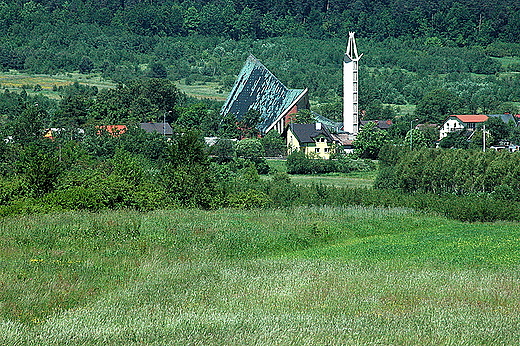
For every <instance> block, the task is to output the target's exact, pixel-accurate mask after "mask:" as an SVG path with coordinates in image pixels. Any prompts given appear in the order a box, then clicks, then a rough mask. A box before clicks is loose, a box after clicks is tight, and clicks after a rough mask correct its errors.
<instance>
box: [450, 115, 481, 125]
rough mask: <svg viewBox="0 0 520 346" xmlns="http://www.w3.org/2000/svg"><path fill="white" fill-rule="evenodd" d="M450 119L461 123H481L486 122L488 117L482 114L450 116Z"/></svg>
mask: <svg viewBox="0 0 520 346" xmlns="http://www.w3.org/2000/svg"><path fill="white" fill-rule="evenodd" d="M450 117H455V118H457V119H459V120H460V121H462V122H463V123H483V122H484V121H486V120H488V116H487V115H484V114H475V115H450Z"/></svg>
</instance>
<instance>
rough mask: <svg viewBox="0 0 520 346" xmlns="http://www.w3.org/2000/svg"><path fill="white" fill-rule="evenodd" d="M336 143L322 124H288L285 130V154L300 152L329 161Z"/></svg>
mask: <svg viewBox="0 0 520 346" xmlns="http://www.w3.org/2000/svg"><path fill="white" fill-rule="evenodd" d="M335 142H336V141H335V140H334V138H333V137H332V135H331V134H330V132H329V130H327V127H326V126H324V125H323V124H322V123H315V124H290V125H289V127H288V129H287V142H286V143H287V153H288V154H291V153H293V152H295V151H302V152H304V153H305V154H309V155H310V154H312V155H316V156H318V157H320V158H323V159H329V158H330V154H331V153H332V150H333V149H334V143H335Z"/></svg>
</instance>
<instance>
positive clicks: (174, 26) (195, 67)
mask: <svg viewBox="0 0 520 346" xmlns="http://www.w3.org/2000/svg"><path fill="white" fill-rule="evenodd" d="M349 31H355V32H356V36H357V37H358V47H359V50H360V53H364V57H363V58H362V64H361V77H360V78H361V82H362V83H361V93H360V106H361V108H362V109H363V110H365V112H364V114H365V116H366V118H391V117H393V116H395V115H396V114H401V115H403V114H404V115H406V114H409V115H410V116H419V118H420V119H421V120H424V121H429V122H439V121H441V120H442V119H443V117H444V115H445V114H446V113H451V112H453V113H455V112H460V113H463V112H468V113H476V112H481V113H502V112H514V113H516V112H518V104H517V103H515V102H519V101H520V81H519V79H518V78H517V75H516V74H515V73H516V72H519V71H520V60H519V59H518V57H519V56H520V4H519V3H518V2H517V1H512V0H499V1H495V2H493V3H490V2H488V1H484V0H479V1H466V0H459V1H452V0H446V1H438V0H435V1H415V0H403V1H397V0H390V1H386V0H385V1H383V0H378V1H334V0H323V1H298V2H295V1H289V0H285V1H272V0H269V1H238V0H229V1H179V0H175V1H173V0H159V1H139V0H100V1H94V0H71V1H62V0H33V1H26V0H15V1H4V2H0V67H1V68H2V69H3V70H4V71H9V70H12V69H14V70H21V71H25V72H29V73H44V74H54V73H60V72H71V71H79V72H81V73H84V74H90V73H98V74H102V75H103V76H104V77H105V78H107V79H110V80H114V81H116V82H125V83H126V82H129V81H132V80H135V79H140V78H143V77H159V78H169V79H171V80H176V81H181V83H185V84H188V85H193V84H204V83H208V82H213V83H219V84H220V87H219V92H220V93H221V94H222V97H225V96H226V92H227V91H228V90H229V89H230V87H231V85H232V83H233V81H234V79H235V76H236V74H237V73H238V71H239V70H240V67H241V66H242V64H243V62H244V60H245V58H246V57H247V56H248V54H251V53H252V54H254V55H255V56H256V57H257V58H258V59H260V60H261V61H262V62H263V63H264V64H265V65H266V66H267V67H268V68H269V69H270V70H271V71H272V72H273V73H274V74H275V75H276V76H277V77H278V78H279V79H280V80H281V81H282V82H283V83H285V84H286V85H287V86H288V87H291V88H303V87H308V88H309V89H310V95H311V98H312V101H313V104H314V105H315V107H316V108H315V110H317V111H318V112H320V113H321V114H323V115H325V116H328V117H330V118H338V117H340V115H341V107H340V102H341V59H342V54H343V53H344V49H345V44H346V37H347V34H348V32H349ZM440 98H442V99H447V100H449V102H448V103H447V104H448V106H447V107H444V108H443V109H439V107H438V104H437V103H438V100H439V99H440ZM388 105H392V106H388ZM395 105H400V106H401V107H400V108H396V106H395ZM415 105H417V111H416V110H415ZM50 111H51V112H54V110H50ZM414 113H416V114H414ZM71 115H72V116H75V115H74V114H71ZM76 122H77V121H76ZM49 125H52V124H49Z"/></svg>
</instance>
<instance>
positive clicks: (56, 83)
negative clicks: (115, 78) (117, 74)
mask: <svg viewBox="0 0 520 346" xmlns="http://www.w3.org/2000/svg"><path fill="white" fill-rule="evenodd" d="M75 82H78V83H80V84H85V85H89V86H96V87H98V88H99V89H105V88H114V87H115V86H116V85H115V83H113V82H111V81H107V80H105V79H103V78H102V77H101V76H100V75H96V74H92V75H86V74H81V73H63V74H56V75H35V74H29V73H23V72H17V71H10V72H0V87H2V88H3V89H7V90H11V91H20V90H21V89H22V88H25V89H26V91H27V93H28V94H32V95H34V94H41V95H44V96H47V97H49V98H51V99H59V98H60V96H59V94H58V93H56V92H54V91H53V88H54V87H60V86H66V85H70V84H73V83H75ZM37 85H39V86H41V90H40V91H34V90H33V89H34V87H35V86H37Z"/></svg>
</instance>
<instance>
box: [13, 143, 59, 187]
mask: <svg viewBox="0 0 520 346" xmlns="http://www.w3.org/2000/svg"><path fill="white" fill-rule="evenodd" d="M49 142H50V141H46V140H45V139H40V140H39V141H33V142H32V143H31V144H30V145H27V146H26V147H25V148H24V149H22V150H21V151H20V152H19V157H18V159H17V161H16V163H15V165H16V167H17V172H18V173H20V174H21V175H22V177H23V179H24V184H25V189H26V190H27V191H28V193H29V195H30V196H35V197H41V196H43V195H44V194H45V193H47V192H50V191H52V190H53V189H54V187H55V186H56V184H57V182H58V175H59V174H60V173H61V168H62V162H61V161H60V158H59V148H56V147H55V146H54V145H53V143H49Z"/></svg>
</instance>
